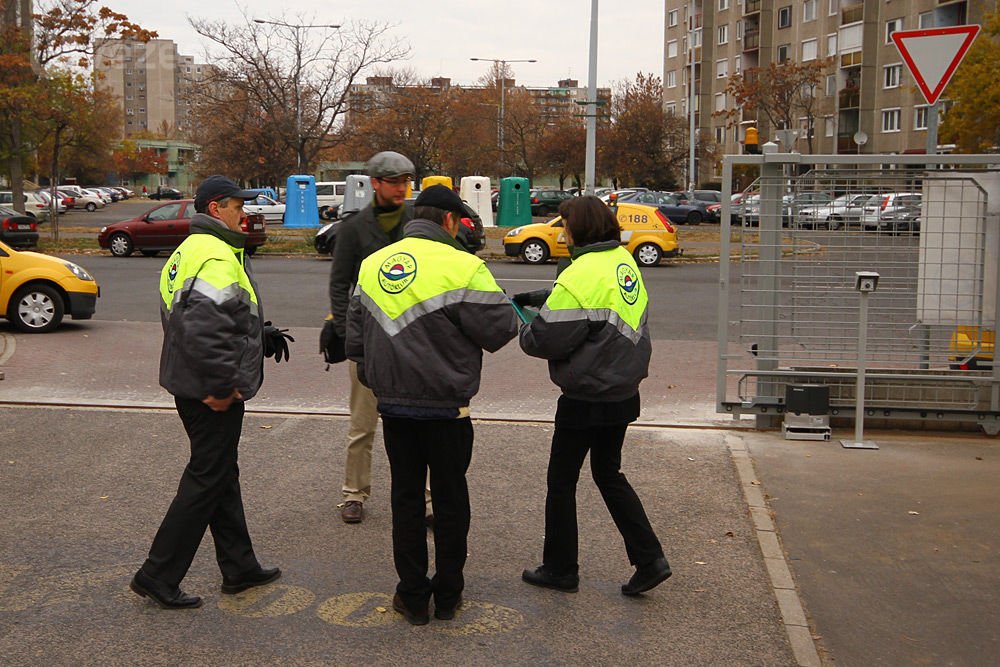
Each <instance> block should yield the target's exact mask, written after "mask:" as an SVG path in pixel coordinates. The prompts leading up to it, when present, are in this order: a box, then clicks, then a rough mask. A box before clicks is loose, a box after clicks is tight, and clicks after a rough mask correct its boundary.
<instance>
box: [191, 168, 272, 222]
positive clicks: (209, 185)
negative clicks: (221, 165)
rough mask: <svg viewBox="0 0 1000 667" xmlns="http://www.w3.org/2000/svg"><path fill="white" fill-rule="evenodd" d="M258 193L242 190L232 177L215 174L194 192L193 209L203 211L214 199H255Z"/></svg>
mask: <svg viewBox="0 0 1000 667" xmlns="http://www.w3.org/2000/svg"><path fill="white" fill-rule="evenodd" d="M257 195H258V193H257V192H254V191H252V190H242V189H240V186H238V185H236V183H234V182H233V180H232V179H230V178H227V177H225V176H220V175H218V174H216V175H215V176H209V177H208V178H206V179H205V180H204V181H202V182H201V185H199V186H198V191H197V192H195V194H194V210H195V211H197V212H198V213H204V212H205V211H207V210H208V205H209V204H210V203H212V202H214V201H219V200H222V199H228V198H229V197H236V198H237V199H243V200H247V199H256V198H257Z"/></svg>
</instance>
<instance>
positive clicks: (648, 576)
mask: <svg viewBox="0 0 1000 667" xmlns="http://www.w3.org/2000/svg"><path fill="white" fill-rule="evenodd" d="M671 574H672V572H670V565H668V564H667V559H666V558H657V559H656V560H654V561H653V562H652V563H650V564H649V565H644V566H643V567H638V568H636V570H635V574H633V575H632V578H631V579H629V580H628V583H627V584H623V585H622V595H638V594H639V593H645V592H646V591H648V590H650V589H653V588H656V587H657V586H659V585H660V584H662V583H663V582H664V581H666V580H667V579H669V578H670V575H671Z"/></svg>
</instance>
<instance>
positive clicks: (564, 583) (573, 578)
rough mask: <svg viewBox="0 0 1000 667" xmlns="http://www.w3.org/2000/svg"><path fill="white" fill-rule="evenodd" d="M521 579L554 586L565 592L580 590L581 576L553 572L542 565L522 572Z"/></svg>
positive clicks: (533, 584) (548, 586)
mask: <svg viewBox="0 0 1000 667" xmlns="http://www.w3.org/2000/svg"><path fill="white" fill-rule="evenodd" d="M521 579H523V580H524V581H526V582H528V583H529V584H531V585H532V586H541V587H542V588H554V589H555V590H557V591H563V592H564V593H576V592H577V591H578V590H580V577H579V575H576V574H552V573H551V572H549V570H548V569H547V568H546V567H545V566H544V565H541V566H539V567H536V568H535V569H534V570H525V571H524V572H522V573H521Z"/></svg>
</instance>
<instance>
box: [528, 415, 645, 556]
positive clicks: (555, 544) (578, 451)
mask: <svg viewBox="0 0 1000 667" xmlns="http://www.w3.org/2000/svg"><path fill="white" fill-rule="evenodd" d="M627 428H628V424H618V425H614V426H591V427H588V428H586V429H575V428H565V427H562V426H556V430H555V434H553V436H552V453H551V455H550V457H549V470H548V493H547V494H546V496H545V547H544V552H543V554H542V563H543V564H544V565H545V566H546V568H547V569H549V571H550V572H553V573H555V574H560V575H561V574H576V573H577V571H578V570H579V563H578V561H577V527H576V483H577V481H578V480H579V478H580V468H582V467H583V459H584V458H585V457H586V456H587V452H588V451H589V452H590V471H591V473H592V474H593V477H594V482H595V483H596V484H597V488H598V489H599V490H600V492H601V497H603V498H604V504H605V505H607V507H608V511H609V512H611V518H612V519H614V522H615V525H616V526H618V532H620V533H621V535H622V539H624V540H625V551H626V552H627V553H628V559H629V562H630V563H632V565H636V566H642V565H648V564H649V563H651V562H653V561H654V560H656V559H657V558H662V557H663V548H662V547H661V546H660V542H659V540H658V539H656V534H655V533H654V532H653V529H652V527H651V526H650V525H649V519H647V518H646V511H645V510H644V509H643V508H642V502H641V501H640V500H639V496H637V495H636V493H635V490H634V489H633V488H632V485H630V484H629V483H628V480H627V479H625V475H624V474H622V472H621V462H622V443H623V442H624V441H625V429H627Z"/></svg>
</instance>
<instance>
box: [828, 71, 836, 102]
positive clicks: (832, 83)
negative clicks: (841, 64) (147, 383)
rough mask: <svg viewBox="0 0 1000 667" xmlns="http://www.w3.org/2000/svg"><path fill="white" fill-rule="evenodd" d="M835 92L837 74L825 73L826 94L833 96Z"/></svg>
mask: <svg viewBox="0 0 1000 667" xmlns="http://www.w3.org/2000/svg"><path fill="white" fill-rule="evenodd" d="M836 94H837V75H836V74H827V75H826V96H827V97H833V96H834V95H836Z"/></svg>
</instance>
